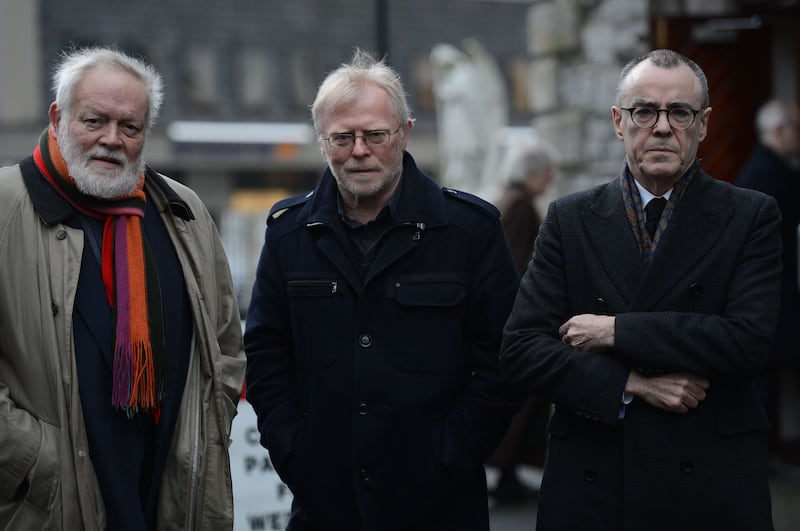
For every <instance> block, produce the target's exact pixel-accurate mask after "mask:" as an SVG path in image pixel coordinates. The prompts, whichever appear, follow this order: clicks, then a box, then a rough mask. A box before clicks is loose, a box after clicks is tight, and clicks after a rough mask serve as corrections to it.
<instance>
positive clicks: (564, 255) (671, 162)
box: [500, 50, 781, 531]
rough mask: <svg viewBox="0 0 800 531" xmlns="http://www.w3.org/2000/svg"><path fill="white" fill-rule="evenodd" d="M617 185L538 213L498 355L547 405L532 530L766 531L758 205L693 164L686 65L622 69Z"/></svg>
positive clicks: (773, 208) (694, 106)
mask: <svg viewBox="0 0 800 531" xmlns="http://www.w3.org/2000/svg"><path fill="white" fill-rule="evenodd" d="M611 112H612V120H613V126H614V131H615V133H616V136H617V138H619V139H620V140H621V141H622V142H623V144H624V147H625V153H626V157H625V162H624V167H623V169H622V171H621V173H620V176H619V177H618V178H616V179H614V180H612V181H610V182H608V183H606V184H603V185H599V186H596V187H594V188H591V189H589V190H585V191H581V192H577V193H573V194H569V195H566V196H564V197H561V198H558V199H556V200H555V201H553V202H552V203H551V204H550V207H549V209H548V212H547V214H546V216H545V219H544V220H543V222H542V225H541V227H540V228H539V235H538V236H537V238H536V243H535V249H534V252H533V259H532V260H531V262H530V264H529V266H528V271H527V272H526V273H525V275H524V276H523V277H522V280H521V283H520V288H519V292H518V295H517V299H516V302H515V303H514V308H513V310H512V312H511V316H510V317H509V320H508V323H507V325H506V328H505V332H504V337H503V346H502V349H501V354H500V360H501V364H502V367H503V373H504V374H505V375H507V377H508V378H509V380H510V383H511V385H513V386H515V387H516V388H517V389H518V390H521V391H524V392H526V393H533V394H536V395H537V396H539V397H541V398H542V399H545V400H550V401H551V402H553V403H554V404H555V410H554V412H553V416H552V418H551V420H550V424H549V427H548V432H549V436H550V438H549V445H548V451H547V461H546V463H545V469H544V476H543V479H542V485H541V491H540V495H539V502H538V507H537V529H539V530H540V531H545V530H548V531H549V530H555V529H570V530H571V529H591V530H593V531H604V530H606V531H612V530H619V529H632V530H640V529H642V530H643V529H646V530H648V531H668V530H669V531H673V530H675V529H736V530H737V531H765V530H770V529H773V524H772V501H771V496H770V486H769V477H768V467H767V461H768V452H767V432H768V429H769V423H768V421H767V418H766V414H765V413H764V410H763V408H762V406H761V404H760V401H759V400H758V397H757V395H756V392H755V389H754V386H753V381H754V379H755V377H756V375H757V374H758V373H759V372H760V370H761V368H762V366H763V364H764V362H765V361H766V358H767V355H768V353H769V349H770V346H771V343H772V339H773V336H774V332H775V326H776V323H777V318H778V302H779V301H778V299H779V296H780V269H781V261H780V235H779V232H778V231H779V226H780V212H779V210H778V206H777V204H776V202H775V200H774V199H773V198H772V197H770V196H768V195H766V194H763V193H761V192H757V191H753V190H745V189H742V188H738V187H736V186H733V185H731V184H729V183H726V182H723V181H720V180H717V179H713V178H711V177H710V176H709V175H708V174H706V173H705V172H704V171H703V170H702V169H701V167H700V163H699V160H698V158H697V150H698V146H699V144H700V142H701V141H703V139H705V137H706V133H707V130H708V124H709V118H710V115H711V107H710V101H709V94H708V81H707V79H706V76H705V74H704V73H703V71H702V70H701V69H700V67H699V66H698V65H697V64H696V63H695V62H694V61H692V60H690V59H688V58H687V57H684V56H683V55H680V54H678V53H676V52H674V51H672V50H653V51H651V52H648V53H645V54H642V55H640V56H637V57H635V58H634V59H632V60H631V61H630V62H629V63H627V64H626V65H625V67H624V68H623V69H622V71H621V73H620V76H619V81H618V87H617V98H616V104H615V105H614V106H612V107H611Z"/></svg>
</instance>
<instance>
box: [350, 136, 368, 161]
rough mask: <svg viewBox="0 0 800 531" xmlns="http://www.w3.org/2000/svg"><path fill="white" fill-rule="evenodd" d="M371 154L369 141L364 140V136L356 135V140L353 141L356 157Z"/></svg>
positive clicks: (353, 152)
mask: <svg viewBox="0 0 800 531" xmlns="http://www.w3.org/2000/svg"><path fill="white" fill-rule="evenodd" d="M369 153H370V149H369V144H367V141H366V140H364V137H363V136H360V135H356V137H355V139H354V140H353V151H352V154H353V155H355V156H357V157H358V156H363V155H367V154H369Z"/></svg>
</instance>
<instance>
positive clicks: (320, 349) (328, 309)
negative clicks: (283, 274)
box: [286, 279, 344, 369]
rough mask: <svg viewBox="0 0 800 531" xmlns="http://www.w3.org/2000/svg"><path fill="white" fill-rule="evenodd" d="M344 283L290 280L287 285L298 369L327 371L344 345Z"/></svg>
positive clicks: (331, 280) (332, 280)
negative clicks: (341, 317)
mask: <svg viewBox="0 0 800 531" xmlns="http://www.w3.org/2000/svg"><path fill="white" fill-rule="evenodd" d="M341 288H342V283H341V282H340V281H338V280H334V279H323V280H290V281H288V282H287V284H286V293H287V295H288V296H289V312H290V315H291V319H292V339H293V341H294V356H295V364H296V367H297V368H299V369H301V368H310V367H325V366H329V365H331V364H333V362H334V361H336V353H337V351H338V350H339V349H340V348H341V346H342V345H341V344H342V343H343V341H342V339H341V337H342V331H341V327H342V323H341V321H340V320H339V319H338V318H337V316H338V315H341V312H342V311H343V310H344V308H343V307H342V305H341V303H342V300H343V298H342V289H341Z"/></svg>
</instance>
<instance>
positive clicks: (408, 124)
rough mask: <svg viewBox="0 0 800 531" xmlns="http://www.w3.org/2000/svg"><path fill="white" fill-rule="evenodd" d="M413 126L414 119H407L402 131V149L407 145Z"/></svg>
mask: <svg viewBox="0 0 800 531" xmlns="http://www.w3.org/2000/svg"><path fill="white" fill-rule="evenodd" d="M413 128H414V121H413V120H409V121H408V122H406V125H405V131H403V151H405V149H406V147H407V146H408V137H409V136H411V130H412V129H413Z"/></svg>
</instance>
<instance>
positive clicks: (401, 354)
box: [390, 278, 466, 373]
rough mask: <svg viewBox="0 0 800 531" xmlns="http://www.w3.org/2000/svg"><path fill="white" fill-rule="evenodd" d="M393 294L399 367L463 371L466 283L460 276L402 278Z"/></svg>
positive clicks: (395, 351)
mask: <svg viewBox="0 0 800 531" xmlns="http://www.w3.org/2000/svg"><path fill="white" fill-rule="evenodd" d="M390 297H391V298H393V299H394V304H392V305H391V306H392V322H391V327H392V331H393V332H392V333H393V336H394V348H393V352H392V356H393V361H394V364H395V365H396V367H397V368H398V369H400V370H402V371H404V372H416V373H458V372H460V371H462V370H463V368H464V364H465V361H464V358H465V355H466V353H465V349H466V347H465V345H464V334H463V329H462V328H463V327H462V323H463V313H464V299H465V297H466V287H465V285H464V283H463V282H462V281H460V280H459V279H456V278H447V279H415V278H409V279H402V278H398V279H396V280H394V281H393V283H392V284H391V288H390Z"/></svg>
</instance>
